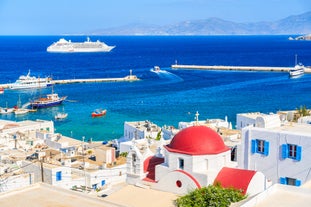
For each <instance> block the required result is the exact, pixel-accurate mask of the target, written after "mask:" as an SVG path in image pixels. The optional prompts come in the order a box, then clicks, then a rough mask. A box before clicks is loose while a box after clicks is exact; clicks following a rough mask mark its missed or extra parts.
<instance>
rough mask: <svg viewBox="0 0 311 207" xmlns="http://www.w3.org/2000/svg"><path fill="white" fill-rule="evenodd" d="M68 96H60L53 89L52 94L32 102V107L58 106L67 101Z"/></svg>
mask: <svg viewBox="0 0 311 207" xmlns="http://www.w3.org/2000/svg"><path fill="white" fill-rule="evenodd" d="M66 98H67V96H63V97H59V96H58V94H57V93H54V92H53V90H52V93H51V94H47V95H46V97H44V98H39V99H36V100H34V101H31V102H30V106H31V108H32V109H41V108H47V107H52V106H57V105H60V104H62V103H63V101H65V100H66Z"/></svg>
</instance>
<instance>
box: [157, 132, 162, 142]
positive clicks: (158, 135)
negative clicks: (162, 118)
mask: <svg viewBox="0 0 311 207" xmlns="http://www.w3.org/2000/svg"><path fill="white" fill-rule="evenodd" d="M161 133H162V130H160V131H159V132H158V134H157V137H156V139H155V140H157V141H159V140H160V139H161V137H162V135H161Z"/></svg>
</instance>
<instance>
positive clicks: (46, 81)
mask: <svg viewBox="0 0 311 207" xmlns="http://www.w3.org/2000/svg"><path fill="white" fill-rule="evenodd" d="M52 84H53V83H52V78H50V77H46V78H40V77H38V78H37V77H35V76H30V70H29V71H28V73H27V75H21V76H19V78H18V80H16V81H15V83H12V84H10V85H9V88H10V89H13V90H15V89H32V88H45V87H48V86H51V85H52Z"/></svg>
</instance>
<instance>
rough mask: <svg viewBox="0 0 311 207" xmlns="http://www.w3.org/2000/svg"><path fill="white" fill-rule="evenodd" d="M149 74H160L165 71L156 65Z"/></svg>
mask: <svg viewBox="0 0 311 207" xmlns="http://www.w3.org/2000/svg"><path fill="white" fill-rule="evenodd" d="M151 72H154V73H160V72H165V70H161V68H160V67H159V66H157V65H156V66H154V67H153V68H152V69H151Z"/></svg>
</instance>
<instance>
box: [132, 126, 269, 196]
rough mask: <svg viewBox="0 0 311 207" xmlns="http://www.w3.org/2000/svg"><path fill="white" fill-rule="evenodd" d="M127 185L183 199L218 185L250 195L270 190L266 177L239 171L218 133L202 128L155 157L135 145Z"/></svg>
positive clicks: (175, 139) (180, 134)
mask: <svg viewBox="0 0 311 207" xmlns="http://www.w3.org/2000/svg"><path fill="white" fill-rule="evenodd" d="M127 182H128V183H129V184H133V185H148V186H150V188H153V189H158V190H161V191H168V192H172V193H176V194H180V195H182V194H186V193H188V192H189V191H191V190H194V189H196V188H201V187H203V186H208V185H213V184H215V183H220V184H221V185H222V186H223V187H233V188H236V189H240V190H241V191H242V192H243V193H244V194H247V195H254V194H257V193H259V192H261V191H263V190H264V189H265V186H266V180H265V177H264V175H263V174H262V173H260V172H256V171H252V170H244V169H237V168H236V163H235V162H232V161H231V150H230V148H228V147H227V146H226V145H225V144H224V141H223V139H222V138H221V136H220V135H218V133H217V132H215V131H214V130H212V129H211V128H208V127H206V126H198V125H197V126H191V127H188V128H185V129H182V130H181V131H180V132H178V133H177V134H176V135H175V136H174V137H173V139H172V140H171V142H170V143H169V144H167V145H162V146H160V147H159V148H158V151H157V153H156V154H155V155H154V154H153V153H152V152H151V150H150V149H149V148H147V149H145V150H144V151H142V149H138V147H136V146H135V144H133V146H132V148H131V150H130V151H129V153H128V156H127Z"/></svg>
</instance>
